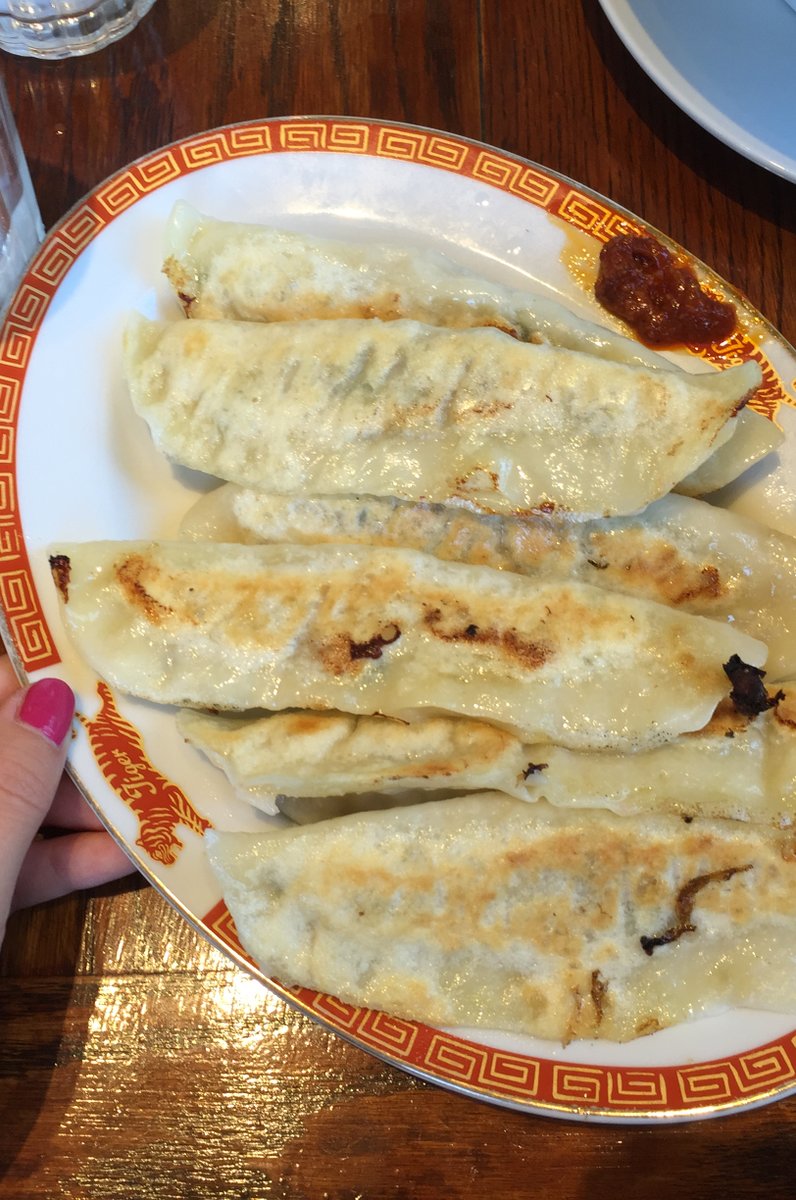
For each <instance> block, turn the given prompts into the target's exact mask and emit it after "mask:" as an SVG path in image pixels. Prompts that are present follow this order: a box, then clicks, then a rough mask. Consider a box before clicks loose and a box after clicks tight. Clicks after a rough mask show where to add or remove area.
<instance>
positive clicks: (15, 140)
mask: <svg viewBox="0 0 796 1200" xmlns="http://www.w3.org/2000/svg"><path fill="white" fill-rule="evenodd" d="M43 237H44V227H43V226H42V223H41V216H40V215H39V206H38V204H37V203H36V196H35V194H34V192H33V185H32V183H31V181H30V173H29V172H28V164H27V163H26V161H25V155H24V152H23V150H22V146H21V145H20V141H19V134H18V133H17V127H16V125H15V124H14V117H13V114H12V112H11V108H10V106H9V103H8V97H7V96H6V92H5V87H4V86H3V83H2V80H0V316H2V315H3V314H4V313H5V310H6V307H7V306H8V302H9V300H10V299H11V297H12V295H13V294H14V289H15V288H16V286H17V284H18V283H19V280H20V278H21V277H22V274H23V272H24V270H25V267H26V266H27V263H28V259H29V258H31V257H32V255H33V253H34V251H35V250H36V248H37V246H38V245H39V242H40V241H41V239H42V238H43Z"/></svg>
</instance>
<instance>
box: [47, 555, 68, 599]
mask: <svg viewBox="0 0 796 1200" xmlns="http://www.w3.org/2000/svg"><path fill="white" fill-rule="evenodd" d="M50 570H51V571H52V577H53V581H54V583H55V586H56V587H57V588H58V591H59V592H60V593H61V595H62V596H63V598H64V604H68V603H69V580H70V578H71V574H72V564H71V562H70V561H69V556H68V555H67V554H51V555H50Z"/></svg>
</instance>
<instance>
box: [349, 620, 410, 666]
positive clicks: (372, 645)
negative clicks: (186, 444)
mask: <svg viewBox="0 0 796 1200" xmlns="http://www.w3.org/2000/svg"><path fill="white" fill-rule="evenodd" d="M400 636H401V631H400V629H399V628H398V626H397V625H390V626H388V628H387V629H386V630H385V631H384V633H377V634H375V635H374V636H373V637H372V638H368V640H367V641H366V642H354V641H350V654H351V659H352V661H354V660H356V659H357V658H381V652H382V650H383V649H384V647H385V646H391V645H392V644H393V642H397V641H398V638H399V637H400ZM349 640H350V639H349Z"/></svg>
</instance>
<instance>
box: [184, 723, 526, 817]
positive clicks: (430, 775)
mask: <svg viewBox="0 0 796 1200" xmlns="http://www.w3.org/2000/svg"><path fill="white" fill-rule="evenodd" d="M177 727H178V728H179V730H180V733H182V734H183V736H184V737H185V738H186V740H187V741H189V742H190V743H191V744H192V745H194V746H196V747H198V748H199V749H200V750H202V751H203V752H204V753H205V754H206V755H207V757H208V758H209V759H210V761H211V762H212V763H214V764H215V765H216V766H217V767H220V768H221V770H222V771H224V773H225V774H226V775H227V778H228V779H229V780H230V782H231V783H232V785H233V787H234V788H235V791H236V792H237V794H238V795H239V796H240V797H241V798H242V799H244V800H247V801H248V802H249V803H250V804H253V805H254V806H255V807H256V808H260V809H262V810H263V811H264V812H268V813H276V812H277V811H280V806H278V805H277V799H278V798H281V797H285V796H289V797H299V798H300V799H301V801H302V802H306V801H312V800H313V799H314V798H319V799H321V798H328V797H335V799H336V800H338V801H340V800H341V799H342V802H343V803H344V804H345V805H346V811H348V806H349V805H351V804H352V803H354V804H355V803H356V799H355V798H357V797H370V800H369V801H368V802H367V806H368V807H373V806H375V804H376V803H379V802H381V801H383V800H386V799H387V798H389V799H390V801H392V802H393V803H398V802H399V801H402V800H403V799H404V798H406V797H407V796H408V797H409V798H410V799H411V801H412V802H414V803H419V801H420V800H422V799H429V798H430V799H438V798H439V797H440V796H441V795H445V794H449V795H462V793H463V792H465V791H471V792H482V791H484V790H486V789H488V790H498V791H504V792H507V793H509V794H512V795H516V796H519V797H521V798H522V797H523V795H524V789H523V787H522V783H523V772H524V769H525V767H526V765H527V761H528V760H527V758H526V757H524V747H523V744H522V742H521V741H519V739H518V738H516V737H513V736H512V734H510V733H507V732H506V730H504V729H497V728H496V727H495V726H494V725H487V724H486V723H485V722H483V721H472V720H469V719H467V718H466V717H437V716H433V717H426V718H424V719H423V720H419V721H413V722H411V723H408V722H406V721H395V720H392V719H391V718H389V717H380V716H373V717H355V716H351V714H349V713H340V712H308V711H301V712H284V713H269V714H255V715H249V714H246V715H244V716H237V715H236V716H231V715H228V714H224V715H222V714H218V713H205V712H196V711H193V710H191V709H184V710H183V711H182V712H180V713H179V714H178V717H177ZM307 807H308V808H309V807H310V805H307ZM281 811H283V810H281ZM318 811H323V810H322V809H319V810H318ZM326 815H329V814H328V813H327V814H326Z"/></svg>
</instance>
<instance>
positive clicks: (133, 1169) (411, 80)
mask: <svg viewBox="0 0 796 1200" xmlns="http://www.w3.org/2000/svg"><path fill="white" fill-rule="evenodd" d="M695 2H696V0H695ZM750 19H753V18H752V17H751V15H750ZM2 69H3V73H4V76H5V81H6V86H7V89H8V92H9V97H10V100H11V104H12V107H13V109H14V112H15V114H16V117H17V121H18V125H19V128H20V133H21V137H22V141H23V144H24V147H25V150H26V152H27V155H28V160H29V164H30V169H31V175H32V177H33V180H34V184H35V187H36V190H37V193H38V196H39V199H40V205H41V209H42V213H43V217H44V220H45V223H46V224H48V225H49V224H51V223H52V222H54V221H55V220H56V219H57V218H59V217H60V216H61V215H62V214H63V213H64V212H65V211H67V210H68V208H69V207H70V206H71V205H72V204H74V203H75V202H76V201H77V200H78V199H79V198H80V197H81V196H82V195H83V194H84V193H85V192H86V191H87V190H88V189H90V188H92V187H93V186H95V185H96V184H97V183H98V182H99V181H100V180H102V179H103V178H104V177H105V176H107V175H108V174H109V173H111V172H112V171H114V170H116V169H117V168H119V167H122V166H123V165H125V164H126V163H128V162H129V161H130V160H132V159H134V158H136V157H137V156H139V155H142V154H144V153H146V152H148V151H150V150H153V149H155V148H156V147H158V146H160V145H162V144H164V143H167V142H169V141H171V140H173V139H175V138H180V137H183V136H185V135H188V134H192V133H195V132H198V131H200V130H202V129H205V128H210V127H213V126H216V125H220V124H224V123H227V122H233V121H241V120H246V119H250V118H256V117H266V116H280V115H293V114H313V113H315V114H347V115H356V116H371V117H377V118H386V119H390V120H403V121H409V122H413V123H417V124H421V125H428V126H433V127H436V128H440V129H446V130H450V131H452V132H454V133H458V134H464V135H466V136H468V137H473V138H478V139H481V140H484V141H486V142H490V143H492V144H495V145H497V146H500V147H501V148H503V149H505V150H509V151H512V152H515V153H518V154H521V155H524V156H526V157H527V158H530V159H532V160H535V161H537V162H540V163H543V164H545V165H546V166H548V167H552V168H554V169H555V170H557V171H560V172H563V173H564V174H566V175H569V176H572V177H573V178H574V179H576V180H579V181H580V182H582V183H584V184H587V185H588V186H590V187H592V188H594V189H596V190H597V191H599V192H602V193H605V194H607V195H609V196H611V197H612V198H613V199H614V200H616V201H618V202H619V203H621V204H623V205H625V206H626V207H627V208H629V209H631V210H632V211H634V212H636V213H639V214H641V215H642V216H644V217H645V218H646V219H647V220H648V221H650V222H652V224H654V225H656V226H658V227H659V228H661V229H663V230H665V231H666V232H667V233H669V234H670V235H671V236H672V237H674V238H675V239H676V240H678V241H679V242H681V243H682V244H683V245H684V246H686V247H687V248H688V249H689V250H690V251H692V252H693V253H694V254H695V255H697V256H698V257H699V258H701V259H703V260H705V261H706V262H708V263H710V264H711V266H713V267H715V268H716V269H717V270H718V272H719V273H720V274H721V275H723V276H724V277H726V278H727V279H729V280H730V281H732V282H733V283H734V284H735V285H737V286H738V287H739V288H740V289H741V290H742V291H743V292H745V293H746V294H747V295H748V296H749V297H750V299H751V301H752V302H753V303H754V304H755V305H756V306H757V307H758V308H759V309H760V310H761V311H762V312H763V313H764V314H765V316H767V317H768V318H769V319H770V320H771V321H772V322H773V323H774V325H776V326H778V327H779V328H780V329H781V330H782V332H783V333H784V334H785V336H786V337H787V338H789V339H790V340H791V341H794V340H796V305H795V304H794V298H796V237H795V236H794V214H795V213H796V206H795V205H794V200H796V190H795V189H794V185H792V184H790V183H788V182H786V181H783V180H781V179H779V178H777V177H775V176H773V175H771V174H768V173H767V172H765V171H764V170H762V169H761V168H759V167H757V166H755V165H753V164H751V163H749V162H747V161H745V160H744V159H743V158H741V157H740V156H739V155H737V154H736V153H735V152H734V151H732V150H730V149H728V148H727V147H725V146H723V145H722V144H721V143H719V142H718V141H716V140H715V139H714V138H713V137H711V136H710V135H709V134H707V133H705V132H704V131H703V130H702V129H701V128H699V127H698V126H697V125H696V124H695V123H694V122H693V121H692V120H690V118H688V117H687V116H685V115H684V114H682V113H681V112H680V111H679V110H678V109H677V108H676V107H675V106H674V105H673V104H672V103H671V102H670V101H669V100H668V99H667V98H666V97H665V96H664V95H663V94H662V93H661V92H660V91H659V90H658V89H657V88H656V87H655V85H654V84H652V83H651V82H650V81H649V80H648V79H647V77H646V76H645V75H644V74H643V72H642V71H641V70H640V68H639V67H638V66H637V65H636V64H635V62H634V61H633V60H632V58H631V57H630V56H629V55H628V54H627V52H626V51H625V50H624V48H623V46H622V44H621V43H620V41H619V40H618V39H617V37H616V36H615V34H614V33H613V31H612V29H611V27H610V26H609V24H608V23H607V21H606V20H605V18H604V16H603V14H602V11H601V9H600V7H599V5H598V3H597V0H569V2H566V0H512V2H509V0H503V2H501V0H194V2H192V3H184V2H181V0H158V3H157V4H156V5H155V7H154V9H153V10H152V12H151V13H150V14H149V16H148V17H146V18H145V19H144V21H143V22H142V24H141V25H140V26H139V28H138V29H137V30H136V31H135V32H133V33H132V34H130V35H129V36H128V37H127V38H125V39H124V40H123V41H121V42H119V43H117V44H116V45H115V46H112V47H110V48H109V49H108V50H106V51H103V52H101V53H99V54H96V55H93V56H90V57H87V58H84V59H75V60H72V61H70V62H60V63H36V62H32V61H29V60H24V59H16V58H12V57H11V56H8V55H3V56H2ZM794 1141H796V1098H792V1099H788V1100H784V1101H781V1102H780V1103H777V1104H774V1105H771V1106H768V1107H764V1108H760V1109H757V1110H754V1111H750V1112H747V1113H745V1114H742V1115H738V1116H733V1117H725V1118H722V1119H719V1120H715V1121H706V1122H697V1123H691V1124H683V1125H669V1126H660V1127H652V1128H637V1127H633V1128H628V1127H620V1126H613V1125H601V1124H591V1123H573V1122H564V1121H557V1120H553V1119H549V1118H541V1117H533V1116H526V1115H522V1114H518V1113H513V1112H509V1111H505V1110H502V1109H500V1108H495V1107H491V1106H489V1105H487V1104H484V1103H480V1102H476V1101H473V1100H469V1099H466V1098H463V1097H461V1096H458V1095H455V1094H451V1093H449V1092H446V1091H444V1090H442V1089H439V1088H436V1087H433V1086H430V1085H427V1084H425V1083H422V1082H420V1081H418V1080H416V1079H414V1078H412V1077H411V1076H409V1075H406V1074H402V1073H400V1072H398V1071H396V1070H393V1069H392V1068H390V1067H387V1066H385V1065H383V1064H382V1063H380V1062H379V1061H378V1060H376V1059H375V1058H371V1057H369V1056H368V1055H366V1054H364V1053H362V1052H361V1051H359V1050H358V1049H356V1048H354V1047H352V1046H349V1045H348V1044H347V1043H346V1042H344V1041H343V1040H342V1039H340V1038H338V1037H337V1036H335V1035H333V1034H330V1033H329V1032H327V1031H326V1030H325V1029H323V1028H321V1027H319V1026H317V1025H315V1024H313V1023H311V1022H310V1021H308V1020H307V1019H305V1018H304V1017H302V1016H300V1015H297V1014H296V1013H295V1012H293V1011H292V1010H291V1009H289V1008H287V1007H286V1006H285V1005H284V1004H283V1003H282V1002H281V1001H280V1000H277V999H275V998H274V997H272V996H271V995H270V994H267V993H264V992H263V990H262V989H261V988H260V987H258V986H257V985H256V984H255V983H254V982H253V981H251V980H250V979H249V978H248V977H247V976H245V975H243V974H242V973H240V972H238V971H237V970H236V969H235V968H234V967H233V966H231V965H230V963H229V962H228V961H227V960H226V959H225V958H224V957H222V956H221V955H220V954H219V953H218V952H216V951H215V950H214V949H213V948H212V947H211V946H209V945H208V944H207V943H206V942H204V941H203V940H202V939H200V938H199V937H198V935H196V934H195V933H194V932H193V930H192V929H191V928H190V927H189V926H188V925H187V924H186V923H185V922H184V921H183V920H182V919H181V918H180V917H179V916H178V915H177V914H176V913H175V912H174V911H173V910H171V909H170V907H169V906H168V904H167V903H166V901H165V900H163V899H162V897H161V896H160V895H159V894H158V893H156V892H155V891H153V890H152V889H151V888H149V887H148V886H146V885H145V884H144V883H143V882H141V881H140V880H135V879H133V880H128V881H125V882H123V883H121V884H118V885H114V886H112V887H108V888H105V889H102V890H100V891H98V892H96V893H94V894H92V895H87V896H73V897H70V898H68V899H65V900H63V901H59V902H56V903H53V904H50V905H46V906H44V907H42V908H40V909H37V910H35V911H32V912H29V913H21V914H17V915H16V916H15V917H14V918H13V919H12V921H11V924H10V928H9V934H8V937H7V940H6V944H5V946H4V948H3V951H2V958H0V1195H2V1196H3V1197H14V1198H16V1197H19V1198H20V1200H21V1198H23V1197H25V1198H27V1197H51V1196H52V1197H70V1198H75V1200H84V1198H85V1200H109V1198H111V1197H113V1198H114V1200H150V1198H152V1200H154V1198H155V1197H157V1198H161V1197H162V1198H163V1200H178V1198H179V1200H181V1198H183V1197H185V1198H193V1197H213V1198H215V1200H232V1198H233V1197H234V1198H243V1197H251V1198H260V1197H263V1198H265V1197H269V1198H270V1197H275V1198H279V1200H299V1198H301V1200H304V1198H309V1200H322V1198H323V1200H327V1198H328V1200H357V1198H360V1197H362V1198H366V1200H367V1198H372V1197H394V1198H396V1200H404V1198H407V1200H408V1198H417V1200H431V1198H432V1197H433V1198H434V1200H438V1198H441V1197H465V1196H467V1197H471V1196H481V1195H489V1196H493V1197H514V1196H544V1197H546V1196H550V1197H555V1198H556V1200H567V1198H569V1197H573V1198H574V1197H578V1198H581V1197H584V1198H585V1197H595V1196H596V1197H601V1196H612V1197H613V1196H622V1197H636V1196H638V1197H644V1198H645V1200H650V1198H651V1197H673V1196H678V1195H681V1194H687V1195H689V1196H694V1197H697V1198H704V1197H724V1196H726V1195H729V1194H731V1195H732V1196H733V1197H735V1198H738V1200H740V1198H741V1197H766V1198H767V1200H770V1198H772V1197H779V1196H783V1197H784V1196H791V1195H793V1188H794V1185H793V1182H792V1175H793V1170H792V1162H791V1160H792V1148H793V1145H794Z"/></svg>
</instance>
